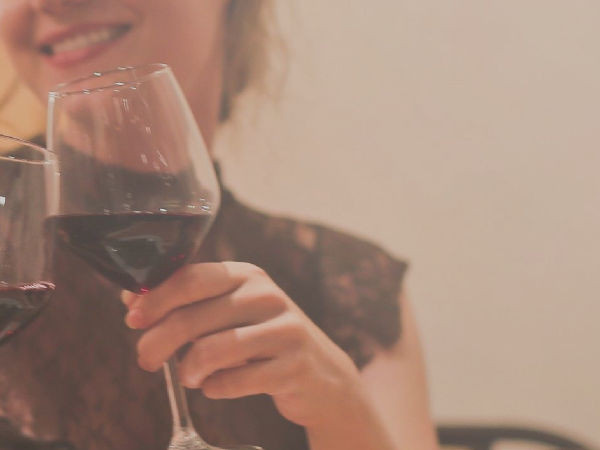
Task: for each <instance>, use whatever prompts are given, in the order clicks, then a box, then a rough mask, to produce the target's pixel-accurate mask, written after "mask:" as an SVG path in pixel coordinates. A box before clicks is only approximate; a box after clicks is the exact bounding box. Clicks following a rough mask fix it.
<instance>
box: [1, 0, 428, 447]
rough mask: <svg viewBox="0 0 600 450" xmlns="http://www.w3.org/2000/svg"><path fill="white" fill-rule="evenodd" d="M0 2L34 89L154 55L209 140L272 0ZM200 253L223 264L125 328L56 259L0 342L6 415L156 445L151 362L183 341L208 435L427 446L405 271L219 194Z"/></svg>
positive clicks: (161, 437) (76, 435)
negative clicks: (18, 328)
mask: <svg viewBox="0 0 600 450" xmlns="http://www.w3.org/2000/svg"><path fill="white" fill-rule="evenodd" d="M0 8H1V13H0V27H1V28H0V29H1V33H2V38H3V41H4V43H5V44H6V47H7V49H8V52H9V54H10V56H11V58H12V60H13V62H14V65H15V67H16V69H17V71H18V73H19V74H20V76H21V77H22V79H23V80H24V81H25V82H27V83H28V84H29V86H30V87H31V88H32V89H33V90H34V91H35V92H36V93H37V95H39V97H40V98H41V99H45V98H46V94H47V92H48V90H50V88H51V87H52V86H54V85H56V84H57V83H59V82H63V81H65V80H69V79H73V78H76V77H79V76H82V75H86V74H88V73H90V72H93V71H97V70H103V69H107V68H112V67H115V66H118V65H140V64H145V63H150V62H157V61H160V62H165V63H167V64H169V65H170V66H171V67H172V68H173V70H174V72H175V75H176V76H177V78H178V80H179V81H180V83H181V85H182V87H183V89H184V92H185V94H186V96H187V99H188V101H189V103H190V105H191V107H192V109H193V112H194V115H195V118H196V120H197V122H198V125H199V127H200V128H201V130H202V133H203V135H204V137H205V139H206V141H207V144H208V146H209V148H210V147H211V144H212V142H213V137H214V134H215V131H216V129H217V128H218V125H219V124H220V123H222V122H223V121H225V120H227V118H229V116H230V114H231V112H232V107H233V105H234V100H235V98H236V96H237V95H238V94H239V93H240V92H242V91H243V90H244V89H245V88H246V87H247V86H248V85H250V84H252V83H256V82H257V81H258V80H259V78H260V76H261V74H260V72H261V70H262V69H264V62H263V59H262V57H263V56H264V53H263V51H264V39H262V38H261V36H262V34H261V33H262V29H263V28H262V27H263V26H264V25H265V23H264V20H265V18H266V13H268V11H269V10H270V9H271V8H272V5H271V2H269V1H266V0H203V1H197V0H177V1H176V2H168V1H165V0H0ZM203 258H204V260H206V261H225V262H203V263H197V264H192V265H189V266H186V267H185V268H183V269H182V270H180V271H179V272H177V273H176V274H175V275H174V276H173V277H172V278H171V279H169V280H167V281H166V282H165V283H164V284H162V285H161V286H159V287H158V288H156V289H155V290H153V291H152V292H150V293H149V294H146V295H144V296H143V297H142V296H135V295H133V294H131V293H126V292H125V293H122V294H120V295H121V298H122V300H123V303H124V304H125V305H126V307H127V313H126V316H125V322H126V324H127V325H128V326H129V327H130V328H132V329H135V330H140V331H139V332H138V334H136V333H133V332H131V331H128V330H126V328H125V327H123V326H122V324H121V323H119V320H118V319H117V318H118V317H119V316H122V314H123V310H122V307H121V306H120V305H118V303H117V302H116V301H114V300H113V299H112V298H111V297H116V296H118V295H119V293H117V292H115V289H114V288H113V287H112V286H110V285H108V284H107V283H105V282H103V281H102V280H98V279H96V278H95V277H94V275H93V274H92V273H91V272H90V271H88V270H87V269H86V268H85V267H81V264H80V263H79V262H78V261H77V260H76V259H75V258H74V257H73V256H72V255H69V254H67V253H62V252H61V254H60V255H59V258H58V263H57V272H58V274H57V286H58V290H57V294H56V298H55V300H54V302H53V303H52V305H51V307H50V308H49V309H48V310H47V311H46V312H45V313H44V315H43V317H41V318H40V319H39V320H38V321H37V322H36V323H35V324H33V325H32V326H31V327H29V328H28V329H26V330H24V332H22V333H21V334H20V335H18V336H16V337H15V339H13V340H12V341H11V342H10V343H9V344H7V345H5V346H4V348H1V349H0V360H1V363H0V367H1V369H0V415H1V416H5V417H6V418H8V419H9V420H10V421H11V422H12V423H13V424H14V425H15V426H17V427H19V428H20V429H21V430H22V432H23V433H25V434H29V435H34V436H36V437H38V438H40V439H44V440H47V439H61V440H67V441H70V442H71V443H72V444H73V445H74V446H75V447H76V448H79V449H100V448H130V449H135V448H140V449H141V448H164V447H165V445H166V442H167V441H168V436H169V431H170V430H169V428H170V419H169V416H168V414H169V412H168V405H167V400H166V396H165V394H164V391H163V386H162V380H161V377H160V374H154V373H150V372H155V371H157V370H158V369H159V368H160V367H161V365H162V363H163V362H164V361H165V360H167V359H168V358H169V356H171V355H172V354H173V353H174V352H175V351H176V350H177V349H179V348H181V347H182V346H184V345H186V344H188V345H189V350H188V351H187V352H186V354H185V356H184V358H183V359H182V361H181V363H180V367H179V370H180V378H181V381H182V382H183V384H184V385H185V386H187V387H188V388H190V389H191V390H192V391H190V394H189V396H190V403H191V409H192V413H193V415H194V417H195V418H196V422H197V425H198V428H199V430H200V432H201V434H202V435H203V436H205V438H206V439H207V440H208V441H209V442H211V443H214V444H219V445H227V444H231V443H233V442H237V443H252V444H257V445H262V446H264V447H265V448H266V449H287V450H291V449H307V448H310V449H311V450H336V449H344V450H349V449H374V450H375V449H377V450H382V449H404V448H406V449H420V448H423V449H432V448H435V447H436V443H435V437H434V432H433V427H432V424H431V420H430V417H429V413H428V408H427V395H426V387H425V380H424V369H423V362H422V357H421V353H420V349H419V343H418V338H417V333H416V330H415V323H414V320H413V316H412V312H411V308H410V304H409V303H408V301H407V299H406V298H405V296H404V295H403V291H402V289H401V286H400V283H401V279H402V275H403V272H404V264H402V263H401V262H398V261H395V260H393V259H392V258H390V257H389V256H387V255H386V254H385V253H384V252H382V251H381V250H379V249H378V248H376V247H374V246H372V245H370V244H368V243H365V242H362V241H359V240H357V239H354V238H351V237H349V236H346V235H343V234H341V233H337V232H334V231H332V230H328V229H326V228H323V227H318V226H314V225H310V224H305V223H301V222H295V221H291V220H287V219H280V218H273V217H268V216H265V215H263V214H261V213H258V212H256V211H252V210H250V209H248V208H246V207H244V206H243V205H240V204H239V203H238V202H237V201H236V200H235V199H234V198H233V196H232V195H231V194H229V193H228V192H225V194H224V202H223V207H222V211H221V212H220V215H219V217H218V219H217V222H216V224H215V225H214V228H213V232H212V233H211V236H210V237H209V238H208V241H207V244H206V245H205V246H204V248H203ZM74 268H76V275H75V276H74ZM83 299H85V300H83ZM136 359H137V362H138V364H139V366H140V367H141V368H143V369H145V370H146V371H148V372H143V371H141V370H139V368H138V367H135V362H134V361H135V360H136ZM227 399H229V401H225V400H227Z"/></svg>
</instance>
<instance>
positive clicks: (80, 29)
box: [37, 22, 131, 51]
mask: <svg viewBox="0 0 600 450" xmlns="http://www.w3.org/2000/svg"><path fill="white" fill-rule="evenodd" d="M130 26H131V25H130V24H128V23H123V22H110V23H84V24H79V25H75V26H72V27H69V28H65V29H62V30H55V31H51V32H49V33H47V34H46V35H44V36H43V37H42V38H41V39H40V40H39V41H38V43H37V47H38V49H40V50H41V51H44V50H46V49H48V48H49V47H51V46H52V45H53V44H56V43H57V42H60V41H63V40H65V39H68V38H70V37H73V36H77V35H78V34H83V33H89V32H92V31H96V30H102V29H103V28H115V27H123V28H129V27H130Z"/></svg>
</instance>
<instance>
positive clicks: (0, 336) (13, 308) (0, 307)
mask: <svg viewBox="0 0 600 450" xmlns="http://www.w3.org/2000/svg"><path fill="white" fill-rule="evenodd" d="M53 293H54V284H52V283H50V282H40V283H32V284H21V285H17V286H10V285H7V284H4V283H0V344H1V343H2V342H4V341H5V340H7V339H8V338H9V337H11V336H13V335H14V334H15V333H16V332H17V331H18V330H19V329H21V328H22V327H24V326H25V325H27V324H28V323H29V322H30V321H31V320H33V319H35V318H36V317H37V315H38V314H39V313H40V311H41V310H42V309H43V308H44V306H46V304H47V303H48V300H50V297H52V294H53Z"/></svg>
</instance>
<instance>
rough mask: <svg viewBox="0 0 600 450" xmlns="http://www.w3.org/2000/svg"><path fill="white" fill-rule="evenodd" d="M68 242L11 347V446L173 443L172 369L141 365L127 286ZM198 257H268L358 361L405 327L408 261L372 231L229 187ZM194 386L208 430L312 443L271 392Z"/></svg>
mask: <svg viewBox="0 0 600 450" xmlns="http://www.w3.org/2000/svg"><path fill="white" fill-rule="evenodd" d="M57 253H58V255H57V258H56V263H55V264H56V270H55V272H56V278H55V282H56V285H57V291H56V294H55V297H54V299H53V301H52V302H51V304H50V305H49V306H48V308H46V310H45V311H44V312H43V314H42V315H41V316H40V317H39V318H38V319H37V320H36V321H35V322H33V323H32V324H31V325H30V326H29V327H27V328H25V329H24V330H22V331H21V332H20V333H18V334H17V335H16V336H14V337H13V338H12V339H11V340H9V341H8V342H6V343H5V344H4V345H2V346H1V347H0V418H4V419H5V420H4V422H3V420H2V419H0V450H3V449H16V448H19V449H26V448H39V449H41V448H54V447H46V446H43V445H42V444H38V446H37V447H36V446H34V447H27V445H29V444H26V443H25V441H24V440H23V439H22V438H21V437H17V436H16V434H15V430H19V431H18V432H19V434H23V435H26V436H31V437H33V438H34V439H36V440H38V441H54V440H60V441H67V442H69V443H71V444H72V445H73V447H74V448H77V449H80V450H108V449H114V450H123V449H127V450H136V449H140V450H142V449H144V450H149V449H157V450H164V449H165V448H166V447H167V443H168V440H169V436H170V431H171V419H170V413H169V405H168V400H167V395H166V391H165V386H164V381H163V377H162V373H161V372H158V373H156V374H151V373H146V372H144V371H142V370H141V369H139V368H138V367H137V365H136V355H135V344H136V341H137V339H138V337H139V333H138V332H134V331H131V330H129V329H128V328H127V327H126V326H125V325H124V324H123V317H124V314H125V310H124V307H123V305H122V304H121V302H120V301H119V299H118V290H117V289H116V288H115V287H114V286H112V285H110V284H109V283H108V282H106V281H105V280H103V279H100V278H99V277H97V276H96V275H95V274H94V273H93V272H92V271H91V270H90V269H89V268H88V267H87V266H86V265H85V264H83V263H82V262H81V261H80V260H79V259H77V257H75V256H73V255H71V254H69V253H68V252H67V251H66V250H62V249H59V250H58V252H57ZM199 260H211V261H215V260H236V261H246V262H251V263H254V264H256V265H258V266H260V267H262V268H263V269H265V270H266V272H267V273H269V274H270V276H271V277H272V278H273V279H274V281H275V282H276V283H277V284H278V285H279V286H280V287H281V288H283V290H284V291H285V292H286V293H287V294H288V295H289V296H290V297H291V298H292V299H293V300H294V301H295V302H297V303H298V305H299V306H300V307H301V308H302V309H303V310H304V311H305V312H306V313H307V315H308V316H309V317H310V318H311V319H312V320H313V321H314V322H315V323H316V324H317V325H319V326H320V327H321V328H322V329H323V330H324V331H325V332H326V333H327V334H328V335H329V336H330V337H331V339H332V340H333V341H335V342H336V343H337V344H338V345H339V346H340V347H341V348H343V349H344V350H345V351H346V352H347V353H348V354H349V355H350V356H351V357H352V358H353V360H354V361H355V362H356V364H357V366H358V367H363V366H364V365H366V364H367V363H368V362H369V361H370V359H371V358H372V357H373V356H374V354H375V353H376V352H377V350H378V349H379V348H385V347H389V346H391V345H392V344H394V342H396V341H397V339H398V338H399V335H400V325H399V311H398V303H397V298H398V295H399V291H400V286H401V282H402V277H403V275H404V272H405V268H406V265H405V264H404V263H403V262H400V261H398V260H396V259H394V258H392V257H390V256H389V255H388V254H386V253H385V252H384V251H382V250H381V249H380V248H378V247H376V246H374V245H372V244H370V243H367V242H365V241H362V240H359V239H356V238H354V237H351V236H349V235H346V234H343V233H340V232H337V231H333V230H331V229H329V228H326V227H323V226H319V225H313V224H308V223H304V222H301V221H295V220H290V219H287V218H280V217H273V216H269V215H265V214H263V213H261V212H258V211H255V210H252V209H250V208H248V207H246V206H244V205H242V204H240V203H239V202H238V201H237V200H236V199H235V198H234V197H233V195H232V194H231V193H229V192H227V191H225V192H224V195H223V202H222V208H221V211H220V212H219V216H218V218H217V220H216V222H215V224H214V226H213V229H212V231H211V232H210V234H209V237H208V238H207V239H206V241H205V244H204V245H203V247H202V251H201V256H200V257H199ZM188 396H189V399H190V409H191V412H192V416H193V418H194V421H195V423H196V425H197V427H198V429H199V431H200V432H201V434H202V435H203V436H204V437H205V439H206V440H207V441H209V442H211V443H213V444H215V445H222V446H227V445H230V444H240V443H251V444H255V445H261V446H263V447H264V448H265V450H305V449H307V448H308V444H307V442H306V437H305V434H304V431H303V429H302V428H301V427H298V426H296V425H294V424H292V423H290V422H288V421H286V420H285V419H284V418H283V417H282V416H281V415H279V414H278V412H277V410H276V408H275V407H274V405H273V403H272V401H271V399H270V397H268V396H266V395H259V396H252V397H246V398H241V399H236V400H209V399H206V398H205V397H203V396H202V394H201V392H200V391H199V390H196V391H188ZM7 423H10V424H12V425H11V426H9V425H7ZM57 448H58V447H57Z"/></svg>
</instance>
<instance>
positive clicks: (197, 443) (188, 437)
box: [168, 431, 263, 450]
mask: <svg viewBox="0 0 600 450" xmlns="http://www.w3.org/2000/svg"><path fill="white" fill-rule="evenodd" d="M168 450H263V449H262V448H261V447H257V446H255V445H238V446H236V447H232V448H228V449H226V448H221V447H214V446H212V445H208V444H207V443H206V442H204V441H203V440H202V439H201V438H200V436H198V434H197V433H196V432H194V431H192V432H189V431H187V432H186V431H184V432H181V431H180V432H179V433H176V434H175V437H174V439H173V440H172V441H171V443H170V444H169V448H168Z"/></svg>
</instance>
